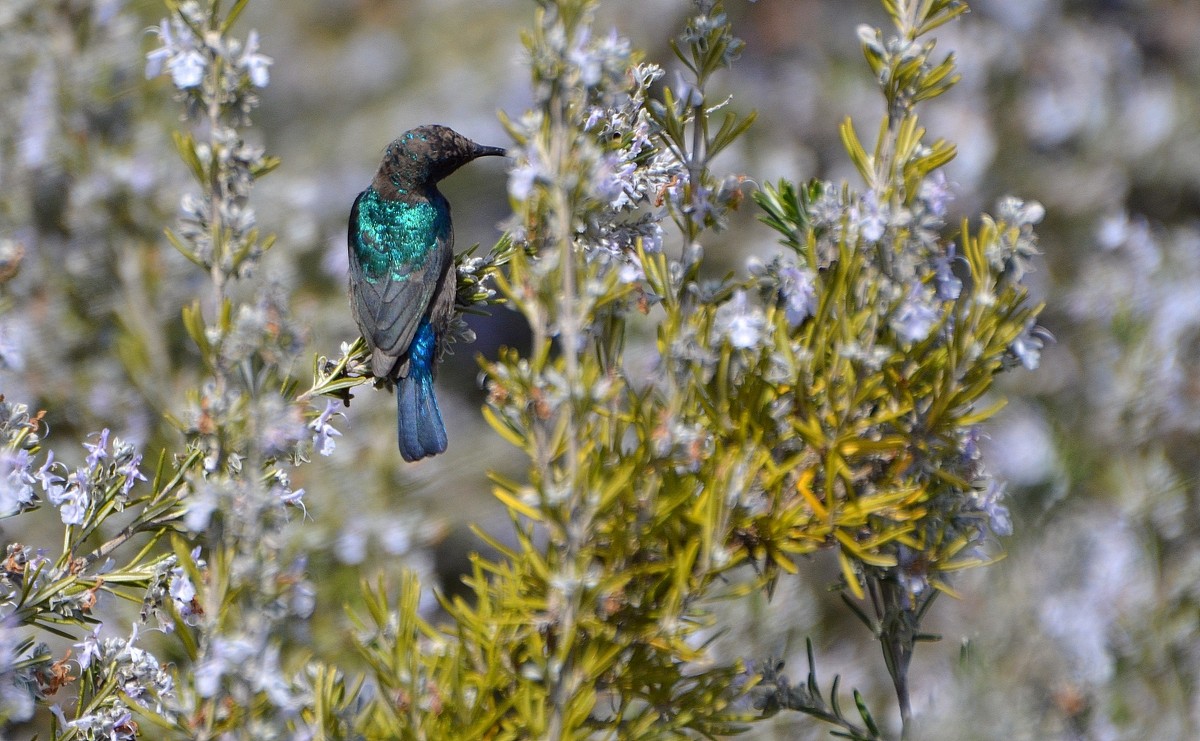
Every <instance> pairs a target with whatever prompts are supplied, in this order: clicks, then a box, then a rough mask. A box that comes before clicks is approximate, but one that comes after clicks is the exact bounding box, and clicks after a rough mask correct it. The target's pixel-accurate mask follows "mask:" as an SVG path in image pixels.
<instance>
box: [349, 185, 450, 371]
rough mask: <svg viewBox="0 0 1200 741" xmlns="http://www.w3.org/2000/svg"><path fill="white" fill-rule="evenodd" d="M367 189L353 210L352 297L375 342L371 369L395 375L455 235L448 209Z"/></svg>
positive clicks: (364, 328) (370, 340) (364, 330)
mask: <svg viewBox="0 0 1200 741" xmlns="http://www.w3.org/2000/svg"><path fill="white" fill-rule="evenodd" d="M368 194H371V191H370V190H366V191H363V192H362V193H360V194H359V196H358V198H356V199H355V201H354V208H353V209H351V211H350V225H349V234H348V239H347V241H348V243H349V252H350V279H351V280H350V303H351V307H352V309H353V311H354V318H355V320H356V321H357V322H358V327H359V329H360V330H361V331H362V333H363V337H364V338H366V340H367V344H368V345H369V346H370V347H371V351H372V359H371V365H372V372H373V373H374V374H375V376H377V377H382V378H387V377H391V376H394V375H395V372H396V370H397V368H396V366H397V363H398V361H399V360H400V358H401V356H403V355H404V354H405V353H406V352H407V351H408V345H409V343H410V342H411V341H412V338H413V334H415V333H416V331H417V325H418V324H419V323H420V321H421V317H422V316H424V315H425V313H426V311H427V310H428V308H429V303H430V301H431V300H432V298H433V294H434V291H435V289H436V287H437V284H438V279H439V278H440V277H441V276H442V274H443V273H444V272H445V271H446V267H447V264H448V263H449V261H450V259H451V256H452V248H451V246H450V240H451V239H452V236H451V232H450V219H449V216H448V214H446V212H445V211H443V210H440V209H437V208H435V207H434V206H432V205H428V204H419V205H417V206H413V205H411V204H402V203H399V202H395V201H385V200H383V199H380V198H378V197H374V196H373V194H372V195H371V196H369V195H368ZM404 209H417V211H415V212H413V211H409V212H406V211H405V210H404ZM420 209H428V211H427V212H426V211H420Z"/></svg>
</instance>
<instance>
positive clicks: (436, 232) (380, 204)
mask: <svg viewBox="0 0 1200 741" xmlns="http://www.w3.org/2000/svg"><path fill="white" fill-rule="evenodd" d="M504 154H505V150H504V148H503V147H489V146H483V145H481V144H476V143H475V142H473V141H471V140H470V139H468V138H466V137H465V136H463V135H462V134H459V133H458V132H456V131H454V130H453V129H450V128H448V127H446V126H440V125H427V126H418V127H417V128H415V129H410V130H409V131H406V132H404V133H403V134H401V135H400V137H399V138H398V139H396V140H394V141H393V142H392V143H391V144H389V145H388V147H387V150H386V151H385V153H384V155H383V161H382V162H381V163H380V165H379V170H378V172H376V173H375V177H374V179H373V180H372V181H371V185H370V187H368V188H367V189H366V190H364V191H363V192H361V193H359V194H358V197H357V198H355V199H354V206H353V208H351V210H350V226H349V233H348V235H347V240H346V241H347V244H348V247H349V254H350V270H349V280H350V306H351V310H352V312H353V314H354V319H355V322H356V323H357V324H358V328H359V330H360V331H361V332H362V335H363V338H364V339H365V340H366V342H367V347H368V348H369V349H370V351H371V373H372V375H374V376H375V377H376V378H378V379H382V380H384V381H385V382H387V383H389V384H394V385H395V389H396V429H397V439H398V441H399V447H400V455H401V456H402V457H403V458H404V460H405V461H410V462H411V461H417V460H420V459H422V458H425V457H427V456H432V455H437V454H439V453H443V452H445V450H446V444H447V440H446V426H445V424H444V423H443V422H442V413H441V410H440V409H439V408H438V403H437V397H436V396H435V394H434V389H433V379H434V375H435V374H436V371H437V364H438V361H439V359H440V355H441V350H442V342H443V340H444V335H445V333H446V330H447V328H448V327H449V325H450V322H451V320H452V319H453V316H454V299H455V294H456V292H457V276H456V275H455V271H454V231H453V228H452V226H451V222H450V203H449V202H448V201H447V200H446V197H445V196H443V195H442V194H441V193H440V192H439V191H438V188H437V184H438V182H439V181H440V180H442V179H443V178H445V177H447V176H448V175H450V174H451V173H453V172H454V171H455V170H457V169H458V168H460V167H462V166H463V165H465V164H467V163H468V162H470V161H472V160H474V159H477V158H479V157H488V156H503V155H504Z"/></svg>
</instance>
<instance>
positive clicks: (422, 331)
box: [396, 320, 447, 461]
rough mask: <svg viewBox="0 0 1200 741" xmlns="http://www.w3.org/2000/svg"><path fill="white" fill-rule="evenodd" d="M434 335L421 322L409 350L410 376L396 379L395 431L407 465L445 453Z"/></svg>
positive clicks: (426, 322)
mask: <svg viewBox="0 0 1200 741" xmlns="http://www.w3.org/2000/svg"><path fill="white" fill-rule="evenodd" d="M433 349H434V333H433V329H432V328H431V327H430V326H429V321H428V320H422V321H421V324H420V326H419V327H418V328H417V334H416V337H414V338H413V342H412V345H410V347H409V363H410V364H409V369H408V375H407V376H405V377H404V378H397V379H396V429H397V431H398V438H399V441H400V455H401V456H402V457H403V458H404V460H406V461H416V460H420V459H422V458H425V457H426V456H430V455H437V454H438V453H444V452H445V451H446V442H447V440H446V425H445V424H443V423H442V410H441V409H439V408H438V403H437V397H436V396H435V395H434V393H433V362H434V361H433Z"/></svg>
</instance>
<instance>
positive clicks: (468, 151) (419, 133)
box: [375, 124, 504, 194]
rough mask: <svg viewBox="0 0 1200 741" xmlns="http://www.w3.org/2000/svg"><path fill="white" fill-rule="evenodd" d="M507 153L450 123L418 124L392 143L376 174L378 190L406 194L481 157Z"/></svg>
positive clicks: (434, 181) (432, 182)
mask: <svg viewBox="0 0 1200 741" xmlns="http://www.w3.org/2000/svg"><path fill="white" fill-rule="evenodd" d="M503 154H504V149H503V148H501V147H485V146H483V145H482V144H476V143H475V142H473V141H471V140H470V139H468V138H467V137H465V136H463V135H462V134H460V133H458V132H457V131H455V130H453V129H451V128H448V127H446V126H439V125H437V124H431V125H428V126H418V127H417V128H415V129H410V130H408V131H406V132H404V133H403V134H401V135H400V138H398V139H396V140H395V141H393V142H392V143H391V144H389V145H388V148H387V152H386V153H385V154H384V156H383V162H382V163H381V164H380V166H379V172H378V173H377V174H376V175H375V187H376V190H380V189H381V188H382V189H384V190H389V188H388V186H391V189H395V190H396V191H397V192H398V193H400V194H404V193H407V192H408V191H409V190H412V189H419V188H422V187H424V186H430V185H433V184H435V183H437V182H438V181H439V180H441V179H442V178H444V177H446V176H447V175H449V174H450V173H452V172H454V171H455V170H457V169H458V168H460V167H462V166H463V165H465V164H467V163H468V162H470V161H471V160H473V159H475V158H477V157H487V156H499V155H503Z"/></svg>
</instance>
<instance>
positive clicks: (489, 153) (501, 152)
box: [471, 144, 508, 157]
mask: <svg viewBox="0 0 1200 741" xmlns="http://www.w3.org/2000/svg"><path fill="white" fill-rule="evenodd" d="M471 154H473V155H474V156H476V157H503V156H505V155H507V154H508V151H507V150H506V149H505V148H504V147H485V146H484V145H482V144H476V145H475V151H474V152H472V153H471Z"/></svg>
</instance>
